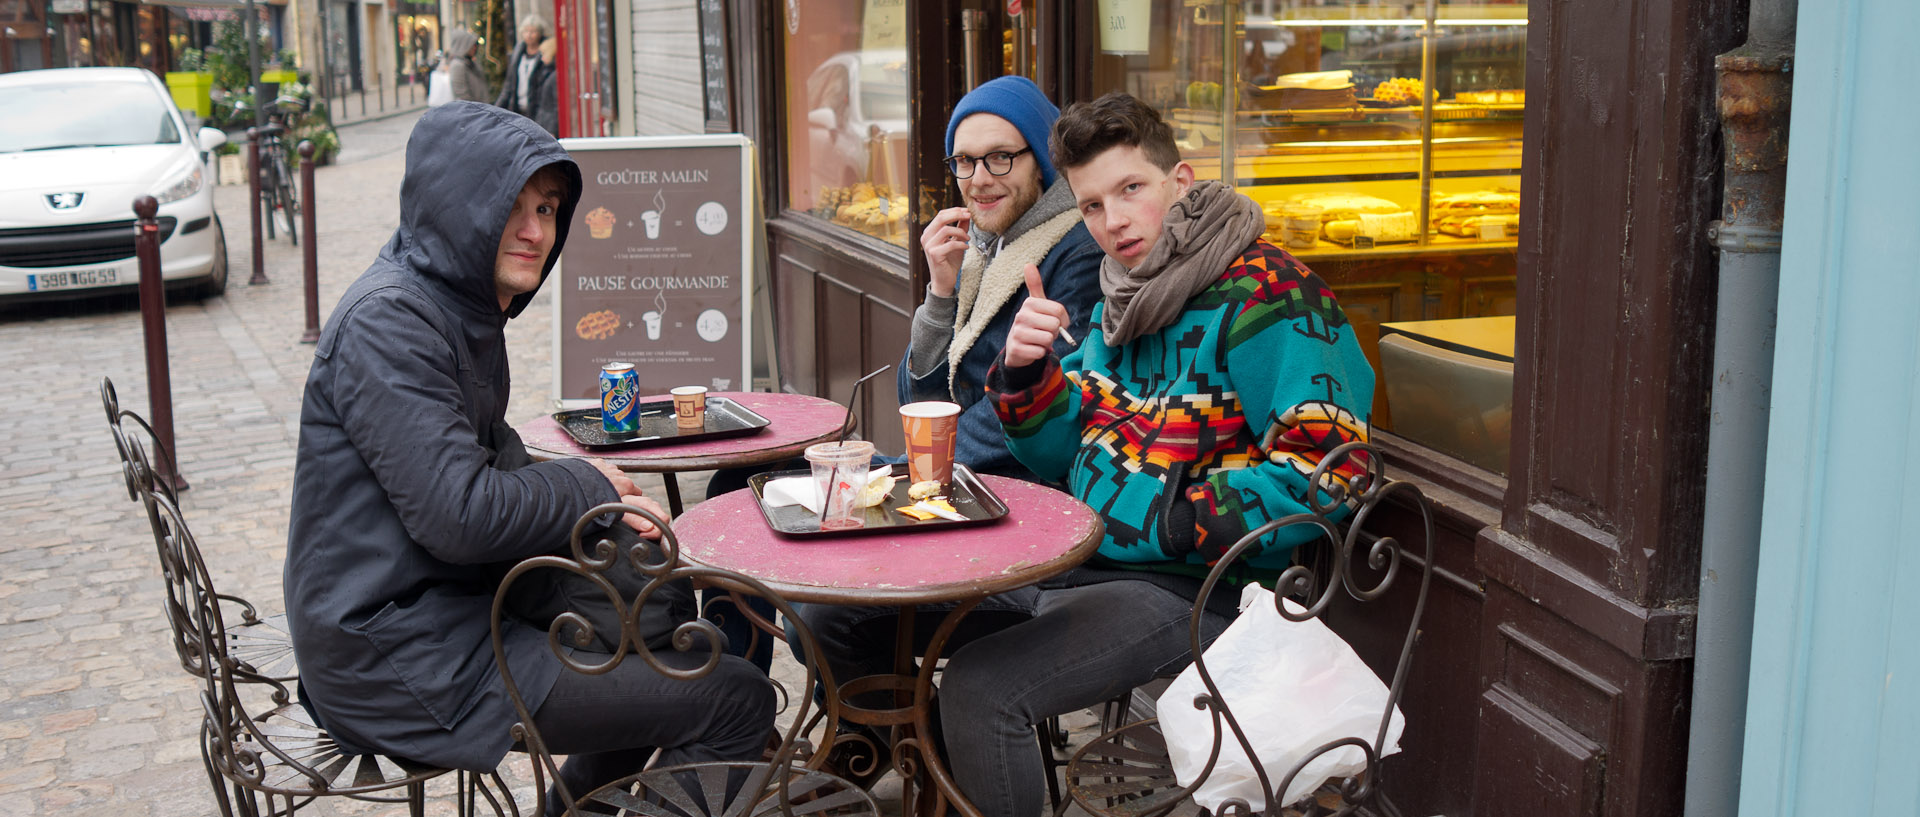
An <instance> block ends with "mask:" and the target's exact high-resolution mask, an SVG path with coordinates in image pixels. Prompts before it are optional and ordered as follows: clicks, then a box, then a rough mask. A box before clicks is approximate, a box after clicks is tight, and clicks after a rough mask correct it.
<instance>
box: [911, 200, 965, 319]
mask: <svg viewBox="0 0 1920 817" xmlns="http://www.w3.org/2000/svg"><path fill="white" fill-rule="evenodd" d="M972 225H973V216H972V215H971V214H969V213H968V212H967V208H965V207H949V208H947V209H945V210H941V211H940V212H938V213H935V214H934V215H933V221H930V222H928V223H927V229H926V231H924V232H922V233H921V234H920V249H921V251H923V252H924V253H926V256H927V278H928V281H929V283H930V284H931V286H932V288H933V294H935V295H938V296H940V297H942V298H951V297H953V289H954V284H955V282H957V281H958V280H959V279H960V260H961V259H962V258H964V257H966V254H967V242H968V228H970V227H971V226H972Z"/></svg>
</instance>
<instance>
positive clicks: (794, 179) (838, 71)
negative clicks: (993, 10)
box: [782, 0, 910, 247]
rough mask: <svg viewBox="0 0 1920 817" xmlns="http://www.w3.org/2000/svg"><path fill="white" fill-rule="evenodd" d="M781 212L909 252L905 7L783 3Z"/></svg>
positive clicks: (890, 0)
mask: <svg viewBox="0 0 1920 817" xmlns="http://www.w3.org/2000/svg"><path fill="white" fill-rule="evenodd" d="M782 6H783V7H784V15H785V23H786V32H785V47H786V53H785V65H786V70H785V72H784V79H785V82H786V88H785V90H784V93H785V94H786V97H785V98H786V122H785V125H786V138H787V156H786V167H787V206H788V207H789V208H791V209H794V210H800V211H805V212H808V213H812V214H814V215H816V216H819V217H820V218H822V219H826V220H827V221H830V222H832V223H834V224H837V225H840V226H843V227H847V228H850V229H854V230H858V231H860V232H863V233H866V234H868V235H872V236H875V237H877V238H880V239H882V240H884V241H887V242H889V243H892V244H897V245H900V246H903V247H904V246H906V241H907V230H908V228H909V227H910V221H909V218H908V212H907V199H906V190H907V144H908V143H907V137H908V130H907V129H908V104H907V103H908V97H907V9H906V0H788V2H785V3H783V4H782Z"/></svg>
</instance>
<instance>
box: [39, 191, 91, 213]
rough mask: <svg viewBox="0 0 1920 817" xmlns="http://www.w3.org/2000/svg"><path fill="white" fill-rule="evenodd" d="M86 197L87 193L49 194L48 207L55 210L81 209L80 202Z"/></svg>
mask: <svg viewBox="0 0 1920 817" xmlns="http://www.w3.org/2000/svg"><path fill="white" fill-rule="evenodd" d="M86 197H87V194H85V193H48V194H47V206H48V207H51V208H53V209H55V210H72V209H73V208H75V207H79V206H80V201H81V200H82V199H85V198H86Z"/></svg>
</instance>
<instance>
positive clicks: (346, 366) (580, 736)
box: [283, 101, 774, 813]
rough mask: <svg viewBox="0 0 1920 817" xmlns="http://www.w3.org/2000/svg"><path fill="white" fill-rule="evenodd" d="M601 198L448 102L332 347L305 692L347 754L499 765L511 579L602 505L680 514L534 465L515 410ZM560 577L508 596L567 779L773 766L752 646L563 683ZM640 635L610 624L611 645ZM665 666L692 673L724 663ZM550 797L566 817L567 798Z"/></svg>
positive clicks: (300, 567)
mask: <svg viewBox="0 0 1920 817" xmlns="http://www.w3.org/2000/svg"><path fill="white" fill-rule="evenodd" d="M474 168H484V169H486V172H473V170H474ZM581 187H582V184H581V178H580V169H579V167H578V166H577V165H576V164H575V163H574V162H573V160H572V159H571V158H570V157H568V155H567V152H566V151H565V150H564V149H563V148H561V147H560V144H559V143H558V142H557V141H555V140H554V138H553V137H552V136H550V135H548V134H547V133H546V132H545V131H542V130H541V129H540V128H539V127H537V126H536V125H534V123H533V122H532V121H531V120H528V119H526V118H524V117H521V116H519V115H517V114H513V113H509V112H507V111H503V110H501V109H499V108H496V107H492V106H489V105H485V104H475V103H471V102H464V101H463V102H454V103H451V104H449V105H446V106H444V107H440V108H434V109H432V110H430V111H429V112H428V113H427V114H426V115H425V116H423V117H422V118H421V120H420V122H419V124H418V125H417V126H416V127H415V129H414V131H413V135H412V137H411V138H410V139H409V141H408V143H407V154H406V173H405V177H404V179H403V180H402V182H401V190H400V212H401V216H400V218H401V222H400V227H399V229H398V230H396V231H395V232H394V234H393V237H392V239H391V240H389V241H388V243H387V244H386V246H385V247H384V248H382V249H381V251H380V255H379V258H378V259H377V260H376V261H375V262H374V263H373V265H372V266H371V267H370V268H369V269H368V270H367V271H366V273H364V274H363V275H362V276H361V277H360V278H359V279H358V280H357V281H355V282H354V284H353V285H352V286H351V287H349V288H348V289H347V291H346V293H345V294H344V295H343V296H342V297H341V299H340V303H339V305H338V306H337V307H335V309H334V311H333V314H332V316H331V318H330V319H329V320H328V322H327V326H326V328H325V330H324V331H323V332H322V334H321V337H320V341H319V343H318V344H317V345H316V346H315V348H314V360H313V363H312V368H311V370H310V372H309V374H308V378H307V385H306V392H305V398H304V401H303V403H302V407H301V415H300V442H299V449H298V455H297V457H296V463H295V470H294V486H293V509H292V518H291V521H290V524H289V532H288V542H287V556H286V566H285V574H284V579H283V585H284V588H285V592H286V609H287V615H288V624H289V629H290V630H291V633H292V636H293V645H294V652H295V655H296V657H297V660H298V661H299V665H300V675H301V680H300V688H301V691H300V694H301V702H302V703H303V704H304V705H305V706H306V707H307V708H308V709H309V711H310V712H311V713H312V714H313V716H314V717H315V718H316V719H317V721H318V722H319V723H320V724H321V725H322V726H323V727H324V728H325V729H327V731H328V732H329V733H330V734H331V735H332V736H333V737H334V738H335V740H337V741H338V743H339V744H340V747H341V748H342V749H343V750H345V751H348V752H355V753H364V752H380V753H385V754H390V755H397V756H401V757H406V758H409V759H412V760H416V761H420V762H423V763H429V764H434V765H438V766H445V767H452V768H459V769H467V770H471V771H491V770H493V769H495V768H496V767H497V766H498V765H499V763H500V761H501V760H502V759H503V758H504V757H505V755H506V754H507V752H508V751H509V749H511V748H513V746H514V738H513V736H512V735H511V734H510V733H509V727H510V725H511V724H513V723H515V722H516V721H517V720H519V716H518V715H517V714H516V711H515V707H514V704H513V702H512V701H511V700H510V698H509V696H508V693H507V689H506V686H505V683H504V681H503V679H502V676H501V670H502V668H501V667H500V666H499V665H498V664H497V663H496V661H495V653H494V650H493V648H492V646H491V644H492V628H491V626H490V624H489V620H490V617H491V611H492V605H493V599H494V595H495V591H496V589H497V588H498V585H499V582H500V580H501V578H502V577H503V576H504V575H505V573H506V572H507V571H508V569H510V568H511V567H512V566H513V565H514V564H516V563H518V562H520V561H522V560H524V559H527V558H530V557H533V556H539V555H544V554H548V553H561V552H570V550H569V545H568V534H569V531H570V529H571V528H572V526H573V524H574V522H575V521H576V520H578V519H579V518H580V517H581V516H582V515H583V514H585V513H586V512H587V511H588V510H589V509H591V508H593V507H595V506H596V505H599V504H602V503H607V502H615V501H624V502H627V503H629V504H632V505H637V506H640V507H642V508H645V509H647V510H648V511H650V512H655V513H657V514H658V515H659V516H660V517H661V518H665V512H664V511H663V510H661V509H660V506H659V505H658V504H657V503H655V502H653V500H651V499H649V498H647V497H645V496H642V495H641V493H640V490H639V489H638V488H636V487H634V485H633V483H632V482H631V481H629V480H628V479H627V477H625V476H623V475H622V474H621V473H620V472H619V471H618V470H616V469H614V468H613V467H612V466H610V465H607V464H606V463H602V462H597V461H589V460H555V461H550V462H542V463H534V462H532V460H531V458H530V457H529V456H528V454H527V452H526V449H525V447H524V446H523V445H522V444H521V442H520V439H519V436H518V435H517V434H515V433H514V431H513V429H512V427H511V426H510V425H508V424H507V423H506V420H505V418H506V410H507V403H508V388H509V383H510V374H509V372H508V366H507V359H508V358H507V345H506V338H505V328H506V323H507V321H508V320H510V319H512V318H514V317H515V316H517V315H519V314H520V313H521V311H522V310H523V309H525V308H526V306H527V303H528V302H529V301H530V300H532V298H533V295H534V292H535V291H536V290H537V289H538V288H539V286H540V284H541V283H542V282H543V281H544V280H545V278H546V276H547V274H548V273H549V272H550V271H551V270H552V269H553V266H554V263H555V261H556V260H557V259H558V257H559V254H560V251H561V248H562V247H563V246H564V244H565V243H566V238H567V233H568V227H569V225H571V224H572V223H573V220H574V212H575V208H576V205H577V204H578V202H579V198H580V193H581ZM622 525H625V526H628V527H629V528H630V529H629V530H626V532H625V533H624V535H625V536H626V537H629V541H634V542H637V540H636V539H632V538H631V537H635V536H648V537H658V536H659V531H658V530H655V529H654V528H653V526H652V525H651V524H649V523H647V522H646V521H644V520H643V519H642V518H641V517H639V516H638V515H628V516H626V517H625V518H624V520H621V521H615V522H614V523H613V524H612V527H611V528H609V529H607V530H606V531H605V533H604V535H606V536H608V537H609V538H616V540H617V538H618V537H619V536H620V535H622V529H621V527H620V526H622ZM593 535H602V534H599V533H594V534H593ZM629 570H630V568H629ZM574 578H577V577H574ZM581 581H585V580H581ZM640 581H642V582H644V581H645V579H644V578H641V579H640ZM564 582H565V580H564V579H560V580H555V582H554V583H553V584H552V585H551V586H549V587H547V588H545V589H546V591H547V595H545V596H530V597H527V598H520V599H512V600H510V607H511V609H513V610H515V611H516V612H518V613H520V615H519V616H518V617H516V618H513V619H511V620H508V621H506V622H505V623H504V625H503V626H504V631H503V635H502V638H503V642H504V645H505V646H504V649H503V651H502V652H503V654H504V656H505V663H506V664H507V667H506V669H509V670H511V672H512V676H513V678H514V680H515V682H516V684H517V686H518V688H519V690H520V693H521V695H522V697H523V699H524V701H525V702H526V704H527V707H528V708H529V709H530V710H531V711H532V721H533V723H532V725H533V726H534V727H535V728H536V729H537V730H539V732H540V734H541V736H542V737H543V738H544V740H545V744H546V749H547V750H549V751H551V752H553V753H554V754H564V755H568V756H569V757H568V759H567V762H566V764H565V765H564V766H563V767H562V768H561V770H560V773H559V780H560V782H564V783H565V784H566V785H567V786H568V787H569V788H570V789H571V790H572V792H573V793H574V794H576V795H578V794H581V793H584V792H587V791H590V790H592V789H594V788H596V787H598V786H599V785H602V784H604V783H606V782H610V781H611V780H613V779H615V778H617V777H620V776H622V775H626V774H631V773H634V772H637V771H639V770H640V769H641V767H642V765H643V764H644V763H645V762H646V760H647V758H648V757H649V756H650V755H651V754H652V753H653V752H654V750H655V749H656V748H658V749H661V750H662V756H661V760H660V762H661V763H662V764H674V763H685V762H702V761H751V760H757V759H758V758H759V756H760V754H761V751H762V749H763V748H764V746H765V744H766V739H767V737H768V735H769V734H770V731H771V729H772V724H773V707H774V696H773V690H772V688H771V686H770V685H769V684H768V683H767V679H766V676H765V675H762V674H761V673H760V672H759V671H758V670H757V669H755V668H754V667H753V666H752V665H751V664H749V663H747V662H746V661H743V660H740V659H738V658H734V657H732V656H724V657H722V658H721V660H720V664H719V665H718V666H717V667H716V668H715V669H714V670H712V671H711V673H709V674H708V675H706V676H704V677H702V678H701V679H700V680H697V681H680V680H674V679H670V678H667V677H665V676H663V675H662V674H661V673H660V672H659V671H658V670H655V669H654V668H653V667H651V666H650V665H649V664H648V662H645V661H639V660H626V661H623V662H620V663H619V664H618V665H617V666H615V667H614V668H613V669H612V670H610V671H608V672H606V673H604V674H599V675H587V674H582V673H579V672H576V671H571V670H567V669H566V668H565V667H563V666H562V663H561V660H560V658H559V657H558V656H556V655H555V653H554V651H553V647H552V646H550V645H549V644H548V639H547V628H548V626H549V625H550V623H551V621H552V618H553V616H552V612H553V611H557V610H564V609H578V608H577V607H576V606H574V605H573V604H572V603H571V602H572V599H569V598H566V597H565V594H566V593H567V592H568V591H569V590H579V586H570V585H567V584H565V583H564ZM522 587H523V585H522V584H519V583H516V585H515V590H516V592H517V591H519V590H520V589H521V588H522ZM674 589H675V588H672V587H668V588H663V590H665V591H673V590H674ZM586 595H588V596H589V597H598V596H599V595H600V593H599V590H598V589H593V590H590V591H587V594H586ZM656 595H662V596H667V597H668V598H669V600H671V599H672V598H678V599H680V600H681V601H680V603H677V604H670V605H668V606H669V607H671V608H672V609H661V608H656V606H655V605H654V604H653V603H651V602H650V603H649V605H648V606H647V607H646V608H644V610H645V613H643V615H642V617H641V619H642V621H641V624H642V627H641V628H642V629H643V630H648V631H649V632H653V633H655V634H656V635H661V636H662V643H664V637H665V634H670V632H671V630H672V628H673V626H675V625H676V624H678V623H680V622H684V621H687V620H690V619H691V617H692V616H693V615H694V613H693V610H692V604H691V597H692V590H691V588H686V589H685V590H684V591H683V592H672V593H665V592H663V593H658V594H656ZM628 597H630V598H631V597H632V595H631V593H629V595H628ZM541 611H546V612H545V613H544V618H542V617H541V615H542V613H541ZM620 632H621V628H620V625H619V623H618V622H606V623H602V622H599V621H596V623H595V633H596V635H602V634H607V633H611V634H613V635H612V637H613V638H616V639H617V638H618V637H619V636H618V633H620ZM643 636H645V634H644V633H643ZM647 640H648V643H650V644H652V643H655V641H654V638H652V637H648V638H647ZM582 649H585V650H588V651H607V650H610V649H611V648H610V647H609V646H608V645H605V644H602V645H599V646H595V647H585V648H582ZM655 655H656V657H658V658H659V659H660V660H661V661H662V662H663V663H666V664H668V665H669V666H673V667H676V668H679V669H681V670H683V671H684V670H689V669H693V668H695V667H698V666H699V665H700V664H702V663H703V662H704V661H705V660H706V659H707V657H708V656H707V654H706V651H705V650H700V649H696V650H695V651H693V652H686V653H682V652H675V651H672V650H664V651H659V652H656V653H655ZM588 663H594V662H592V661H589V662H588ZM609 701H618V702H620V703H619V704H618V705H609V703H608V702H609ZM547 802H548V808H549V809H553V810H550V811H549V812H548V813H557V807H558V805H559V804H558V802H557V797H556V794H555V792H554V791H552V790H550V791H549V792H548V793H547Z"/></svg>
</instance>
